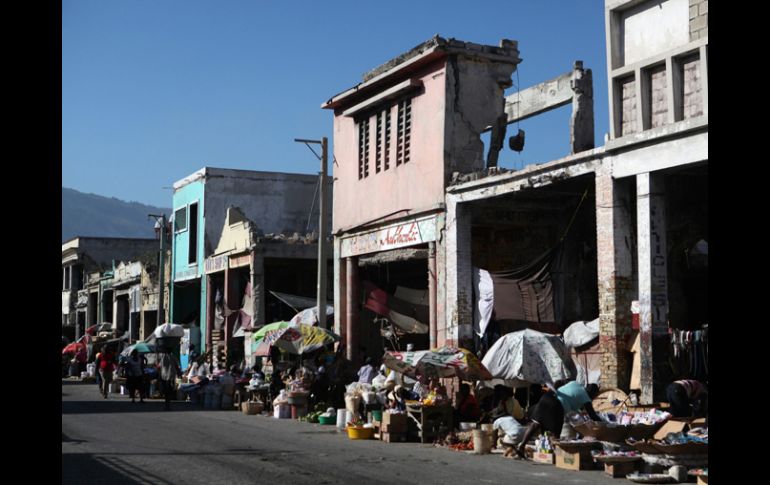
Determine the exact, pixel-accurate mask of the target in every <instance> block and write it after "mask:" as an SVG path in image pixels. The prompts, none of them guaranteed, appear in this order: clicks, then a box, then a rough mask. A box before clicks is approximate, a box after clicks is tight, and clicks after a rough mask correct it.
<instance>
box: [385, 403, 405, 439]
mask: <svg viewBox="0 0 770 485" xmlns="http://www.w3.org/2000/svg"><path fill="white" fill-rule="evenodd" d="M407 431H408V422H407V416H406V414H405V413H394V412H391V411H386V412H384V413H383V414H382V424H381V427H380V438H381V439H382V441H385V442H387V443H390V442H394V441H401V442H403V441H406V433H407Z"/></svg>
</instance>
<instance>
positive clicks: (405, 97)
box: [322, 0, 708, 402]
mask: <svg viewBox="0 0 770 485" xmlns="http://www.w3.org/2000/svg"><path fill="white" fill-rule="evenodd" d="M606 24H607V34H606V35H607V37H606V38H607V56H608V79H609V84H608V85H609V93H608V94H609V98H610V113H609V116H610V134H609V136H608V141H607V142H606V145H605V146H603V147H598V148H594V122H593V96H594V93H593V85H592V73H591V71H590V69H587V68H584V67H583V65H582V63H581V62H579V61H577V62H576V63H575V65H574V66H573V68H572V70H570V71H569V72H567V73H565V74H563V75H562V76H559V77H557V78H555V79H552V80H550V81H546V82H544V83H541V84H538V85H536V86H532V87H530V88H529V89H525V90H522V91H521V92H519V93H515V95H509V96H507V97H506V96H505V89H506V88H508V87H510V86H511V74H512V73H513V72H514V71H515V69H516V66H517V64H519V62H521V60H520V59H519V56H518V54H519V52H518V49H517V43H516V42H514V41H508V40H503V41H502V42H501V43H500V46H498V47H496V46H482V45H478V44H473V43H470V42H462V41H458V40H455V39H443V38H441V37H434V38H432V39H430V40H428V41H427V42H425V43H423V44H421V45H419V46H417V47H416V48H414V49H412V50H411V51H409V52H407V53H405V54H403V55H401V56H399V57H397V58H395V59H393V60H391V61H390V62H388V63H386V64H384V65H382V66H380V67H379V68H377V69H374V70H373V71H371V72H369V73H367V74H366V75H365V76H364V79H363V82H362V83H360V84H358V85H357V86H356V87H354V88H352V89H350V90H348V91H345V92H343V93H341V94H339V95H337V96H334V97H333V98H332V99H330V100H329V101H327V102H326V103H324V104H323V105H322V107H323V108H327V109H333V110H334V137H335V139H334V155H335V158H336V160H337V166H335V192H334V226H333V233H334V236H335V246H334V248H335V252H334V271H335V272H334V275H335V281H334V285H335V330H336V331H337V332H340V333H341V334H342V335H343V336H344V339H345V343H346V346H347V353H348V357H349V358H356V357H357V353H358V352H359V351H363V350H364V349H366V350H367V353H368V354H370V355H373V356H375V357H376V356H377V353H378V352H379V353H381V352H382V351H383V350H389V349H390V348H389V347H388V346H389V345H391V344H392V343H393V339H392V338H391V337H392V334H393V326H391V327H388V324H389V323H390V324H393V323H395V326H398V327H399V328H400V330H398V331H396V332H395V333H396V334H402V335H400V337H401V339H400V340H399V344H404V343H407V342H409V343H414V344H415V347H416V349H425V348H428V347H435V346H441V345H459V346H462V347H466V348H469V349H474V350H483V348H485V347H486V346H487V345H489V343H490V338H491V339H494V338H495V337H496V336H499V335H502V334H505V333H508V332H511V331H515V330H518V329H521V328H534V329H537V330H541V331H546V332H550V333H561V332H563V330H564V329H565V328H566V327H567V326H568V325H569V324H571V323H572V322H575V321H581V320H582V321H590V320H594V319H596V318H597V317H598V318H599V321H600V337H599V343H598V347H597V348H598V349H599V351H600V352H601V359H600V365H599V367H600V369H598V371H600V382H601V385H602V387H618V388H622V389H625V390H629V387H630V386H631V385H632V384H631V382H630V380H631V367H632V365H631V362H632V359H631V353H630V350H631V348H632V343H633V340H634V337H635V336H636V335H637V334H638V335H639V336H640V339H639V343H640V345H639V348H640V351H639V352H638V356H639V357H640V359H639V362H640V364H641V365H640V372H639V374H640V378H639V383H638V384H637V385H636V386H634V387H635V388H638V389H639V390H640V391H641V398H642V402H652V401H653V400H655V399H660V398H661V395H660V392H661V390H662V388H659V386H658V385H657V384H654V383H658V384H661V385H665V384H666V383H667V382H670V380H671V379H672V378H674V377H681V376H687V375H688V374H692V372H689V371H688V370H687V369H680V370H678V371H675V373H676V374H677V375H670V373H669V374H668V375H667V374H665V372H664V371H663V369H662V368H663V366H662V365H659V364H662V363H666V362H668V353H667V351H668V348H669V347H670V345H671V338H670V335H671V334H672V333H674V332H676V331H680V330H695V329H702V328H703V325H707V323H708V309H707V307H705V304H704V301H705V297H706V295H707V293H706V291H707V286H706V285H707V275H708V271H707V241H708V225H707V212H708V192H707V182H708V168H707V167H708V165H707V164H708V89H707V68H706V61H707V54H708V28H707V26H708V20H707V1H700V2H696V1H694V0H667V1H663V2H660V1H647V2H644V1H635V0H630V1H621V0H607V2H606ZM704 25H705V27H703V26H704ZM651 38H652V39H654V41H651V40H650V39H651ZM570 103H571V104H572V110H573V112H572V117H571V120H570V136H571V140H570V142H571V144H570V147H571V153H570V154H568V155H567V156H565V157H564V158H561V159H558V160H553V161H550V162H546V163H542V164H537V165H529V166H526V167H524V168H523V169H522V170H516V171H514V170H506V169H501V168H498V167H497V165H498V163H497V160H498V153H499V150H500V149H502V147H503V145H504V143H503V141H504V139H505V132H506V130H505V127H506V126H507V125H508V124H510V123H513V122H515V121H519V120H524V119H526V118H528V117H531V116H535V115H537V114H539V113H542V112H544V111H547V110H550V109H553V108H556V107H559V106H563V105H565V104H570ZM486 131H491V137H490V139H491V142H490V146H489V150H488V151H487V153H486V154H485V153H484V144H483V142H482V140H481V135H482V133H484V132H486ZM522 142H523V138H522V136H521V134H519V135H517V136H514V137H512V140H510V146H511V148H513V149H516V150H521V149H522V144H523V143H522ZM485 155H486V158H485ZM482 279H486V280H487V281H489V282H490V286H489V287H492V288H494V290H492V291H491V293H489V300H492V299H494V300H495V302H494V304H492V305H487V304H486V303H489V301H487V302H486V303H485V302H484V298H485V297H486V296H485V295H483V294H480V293H482V292H481V291H480V288H483V284H480V281H481V280H482ZM495 293H499V294H500V295H501V296H502V297H501V298H496V299H495V298H494V297H493V295H494V294H495ZM391 302H392V303H393V305H390V303H391ZM512 302H513V303H512ZM632 302H638V307H639V315H640V318H639V320H640V325H639V329H638V330H637V329H635V328H634V325H633V323H632V321H633V319H632V308H631V307H632ZM498 303H499V304H498ZM422 307H425V310H426V311H424V312H421V310H422ZM482 307H483V308H485V309H486V310H485V312H486V314H485V313H484V312H482V311H480V310H481V309H482ZM405 316H406V317H408V318H404V317H405ZM410 319H411V320H410ZM399 321H400V324H399ZM414 322H417V323H414ZM417 324H421V325H417ZM426 324H427V325H426ZM409 326H411V331H410V332H406V335H403V333H404V332H403V331H404V328H405V327H409ZM706 328H707V327H706ZM384 337H385V338H384ZM388 342H390V343H388ZM400 349H401V350H403V345H402V346H401V347H400ZM690 371H692V369H690ZM690 376H691V377H692V375H690Z"/></svg>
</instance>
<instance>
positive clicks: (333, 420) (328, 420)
mask: <svg viewBox="0 0 770 485" xmlns="http://www.w3.org/2000/svg"><path fill="white" fill-rule="evenodd" d="M318 422H319V423H320V424H337V417H336V416H318Z"/></svg>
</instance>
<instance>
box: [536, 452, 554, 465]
mask: <svg viewBox="0 0 770 485" xmlns="http://www.w3.org/2000/svg"><path fill="white" fill-rule="evenodd" d="M554 456H555V455H554V453H540V452H535V453H532V461H534V462H535V463H543V464H546V465H553V462H554V459H555V458H554Z"/></svg>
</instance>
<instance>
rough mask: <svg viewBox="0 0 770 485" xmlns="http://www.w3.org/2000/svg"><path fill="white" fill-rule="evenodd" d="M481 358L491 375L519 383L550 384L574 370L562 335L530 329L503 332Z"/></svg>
mask: <svg viewBox="0 0 770 485" xmlns="http://www.w3.org/2000/svg"><path fill="white" fill-rule="evenodd" d="M481 362H482V364H484V365H485V366H486V368H487V369H489V372H490V373H491V374H492V376H493V377H495V378H499V379H505V380H508V381H512V382H513V383H514V384H521V385H528V384H553V383H554V382H556V381H558V380H559V379H569V378H572V377H574V376H575V374H576V370H575V363H574V362H573V361H572V358H571V357H570V353H569V349H568V348H567V347H566V345H564V342H563V341H562V339H561V338H559V337H558V336H557V335H550V334H546V333H541V332H538V331H535V330H531V329H525V330H521V331H518V332H511V333H509V334H507V335H503V336H502V337H501V338H500V339H498V340H497V342H495V344H494V345H493V346H492V348H490V349H489V351H488V352H487V354H486V355H485V356H484V359H483V360H482V361H481Z"/></svg>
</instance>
